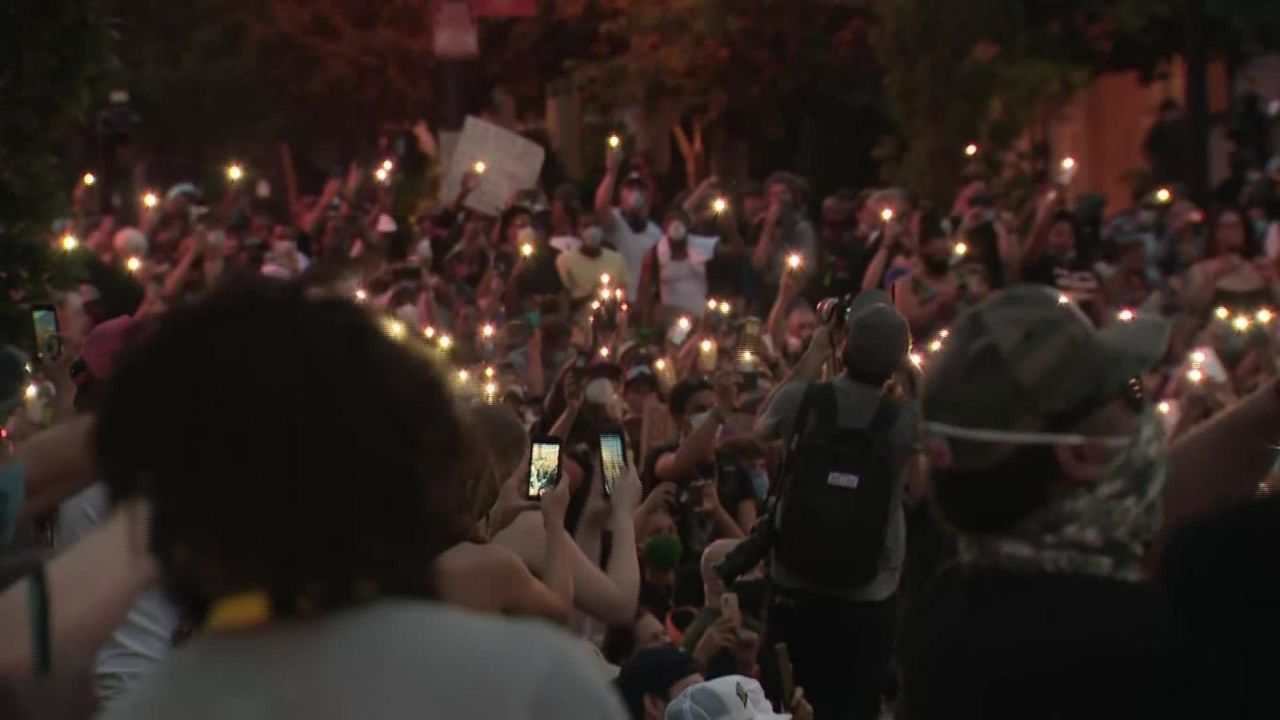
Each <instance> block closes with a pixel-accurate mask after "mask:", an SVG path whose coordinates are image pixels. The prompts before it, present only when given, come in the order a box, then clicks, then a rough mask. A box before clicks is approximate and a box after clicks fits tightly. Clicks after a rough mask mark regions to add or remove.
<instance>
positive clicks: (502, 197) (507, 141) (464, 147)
mask: <svg viewBox="0 0 1280 720" xmlns="http://www.w3.org/2000/svg"><path fill="white" fill-rule="evenodd" d="M545 159H546V150H544V149H543V148H542V146H541V145H538V144H537V143H535V142H533V141H532V140H528V139H526V138H524V137H521V136H519V135H517V134H515V133H513V132H511V131H510V130H507V129H505V128H501V127H498V126H497V125H494V124H493V123H489V122H485V121H484V120H481V119H480V118H477V117H472V116H468V117H467V121H466V123H464V124H463V126H462V135H461V136H459V137H458V144H457V146H456V147H454V148H453V152H452V153H451V156H450V158H449V165H448V168H449V169H448V171H447V172H446V173H445V176H444V185H443V193H444V194H443V196H442V198H443V199H444V200H445V202H450V201H451V200H452V199H453V198H454V197H457V195H458V190H459V188H461V187H462V176H463V174H464V173H466V172H468V171H470V170H471V169H472V168H474V167H475V166H476V163H477V162H483V163H484V166H485V171H484V175H482V176H481V179H480V187H479V188H477V189H476V191H475V192H473V193H471V195H469V196H468V197H467V200H466V206H467V207H469V208H471V209H472V210H478V211H480V212H484V213H489V214H492V215H496V214H498V213H500V212H501V211H502V209H503V208H504V207H506V205H507V201H508V200H510V199H511V196H512V195H514V194H515V193H516V192H518V191H520V190H526V189H528V188H532V187H536V186H537V184H538V174H539V173H541V172H542V163H543V161H544V160H545Z"/></svg>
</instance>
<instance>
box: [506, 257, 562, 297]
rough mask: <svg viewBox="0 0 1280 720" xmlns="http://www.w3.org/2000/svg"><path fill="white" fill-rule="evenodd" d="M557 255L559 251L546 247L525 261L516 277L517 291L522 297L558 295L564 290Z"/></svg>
mask: <svg viewBox="0 0 1280 720" xmlns="http://www.w3.org/2000/svg"><path fill="white" fill-rule="evenodd" d="M556 256H557V253H554V252H551V251H550V249H544V251H543V252H540V253H537V254H535V255H534V256H533V257H531V258H528V259H527V260H526V261H525V264H524V267H523V268H522V269H521V271H520V274H519V275H517V276H516V277H515V283H516V288H517V293H518V294H519V296H520V297H521V298H527V297H531V296H534V295H556V294H558V293H559V292H560V291H562V290H564V285H563V284H562V283H561V282H560V273H559V272H557V271H556Z"/></svg>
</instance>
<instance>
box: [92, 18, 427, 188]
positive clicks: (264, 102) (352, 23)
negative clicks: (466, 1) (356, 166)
mask: <svg viewBox="0 0 1280 720" xmlns="http://www.w3.org/2000/svg"><path fill="white" fill-rule="evenodd" d="M111 2H112V4H113V10H114V12H115V13H116V14H117V16H118V17H119V18H120V27H121V35H122V43H121V45H120V49H119V51H120V54H121V56H122V59H123V61H124V65H125V71H124V73H123V74H122V79H123V81H124V82H125V83H127V85H128V87H129V88H130V90H131V91H132V94H133V98H134V102H135V105H136V106H137V108H138V111H139V114H140V115H141V118H142V119H141V126H140V128H139V130H138V133H137V134H138V137H140V138H142V139H143V143H144V145H145V147H146V148H147V149H148V150H150V151H151V154H152V155H154V156H157V157H158V159H159V161H160V162H161V163H164V162H171V163H173V164H178V165H179V167H177V168H171V169H170V172H169V173H168V174H170V175H174V174H179V173H190V172H192V170H191V168H205V167H219V166H220V164H221V163H223V162H225V161H226V159H227V158H228V157H232V156H237V157H242V158H243V157H244V156H243V153H245V152H246V148H253V149H254V150H256V152H258V153H260V156H256V157H249V158H247V159H248V160H249V161H250V162H251V163H253V164H258V163H263V164H271V165H274V164H275V163H276V161H277V156H276V155H275V142H276V141H282V140H288V141H290V142H292V143H293V144H294V147H295V148H296V149H297V150H298V152H299V153H300V154H303V153H305V154H304V155H303V156H302V157H299V158H298V160H299V162H300V163H302V164H307V165H313V166H317V167H320V168H325V169H327V168H328V167H330V166H332V165H335V164H338V163H345V162H346V160H348V159H350V157H352V155H354V154H355V153H356V152H357V151H358V149H360V148H361V146H362V145H363V144H368V143H370V142H371V141H372V140H371V139H372V138H374V137H376V135H377V133H378V131H379V130H380V129H381V128H382V125H383V123H384V122H386V121H387V120H388V119H403V118H416V117H420V116H423V115H425V114H426V113H427V111H428V110H429V107H430V106H429V103H430V99H431V98H430V88H429V85H428V77H429V73H430V70H431V67H432V65H433V63H434V55H433V53H432V48H431V43H432V33H431V18H432V12H431V9H432V5H433V4H432V2H430V0H379V2H367V1H366V0H189V1H188V2H184V3H138V2H135V1H134V0H111ZM162 172H163V169H162Z"/></svg>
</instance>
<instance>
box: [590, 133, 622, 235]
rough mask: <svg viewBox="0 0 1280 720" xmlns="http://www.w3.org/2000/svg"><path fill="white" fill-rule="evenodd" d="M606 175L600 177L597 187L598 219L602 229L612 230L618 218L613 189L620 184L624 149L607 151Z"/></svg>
mask: <svg viewBox="0 0 1280 720" xmlns="http://www.w3.org/2000/svg"><path fill="white" fill-rule="evenodd" d="M604 157H605V168H604V177H602V178H600V185H599V187H597V188H596V201H595V210H596V220H597V222H599V223H600V229H601V230H603V231H604V232H606V233H608V232H611V231H612V230H613V229H614V227H615V226H616V224H617V219H616V218H615V217H614V215H613V190H614V187H615V186H616V185H617V184H618V169H619V168H620V167H621V166H622V151H621V150H620V149H616V148H613V149H610V150H608V151H607V152H606V153H605V156H604Z"/></svg>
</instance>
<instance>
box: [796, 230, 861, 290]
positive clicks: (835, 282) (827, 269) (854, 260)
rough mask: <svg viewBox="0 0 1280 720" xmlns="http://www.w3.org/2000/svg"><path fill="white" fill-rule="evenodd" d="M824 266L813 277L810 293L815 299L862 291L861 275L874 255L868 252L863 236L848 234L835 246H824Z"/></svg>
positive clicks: (826, 244) (822, 254) (822, 253)
mask: <svg viewBox="0 0 1280 720" xmlns="http://www.w3.org/2000/svg"><path fill="white" fill-rule="evenodd" d="M820 249H821V256H822V268H821V270H820V271H819V273H817V274H816V276H815V277H814V279H813V287H812V288H811V290H810V295H811V296H813V299H815V300H816V299H821V298H827V297H843V296H845V295H848V294H851V293H852V294H857V293H858V292H860V291H861V290H862V278H863V276H865V275H866V274H867V266H868V265H870V264H871V257H872V254H869V253H868V252H867V243H866V241H865V239H864V238H860V237H858V236H856V235H853V234H849V235H848V236H846V237H845V238H842V240H841V242H840V243H838V244H836V245H831V244H828V243H824V244H822V246H821V248H820Z"/></svg>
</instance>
